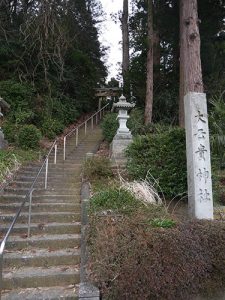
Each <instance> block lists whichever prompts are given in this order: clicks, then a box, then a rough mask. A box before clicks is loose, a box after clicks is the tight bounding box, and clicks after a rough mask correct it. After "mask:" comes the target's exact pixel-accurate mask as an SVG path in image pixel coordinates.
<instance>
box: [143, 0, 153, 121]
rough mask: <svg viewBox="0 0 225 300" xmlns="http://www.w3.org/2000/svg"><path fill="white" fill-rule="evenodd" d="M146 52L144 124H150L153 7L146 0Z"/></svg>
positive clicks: (150, 2)
mask: <svg viewBox="0 0 225 300" xmlns="http://www.w3.org/2000/svg"><path fill="white" fill-rule="evenodd" d="M147 24H148V35H147V41H148V50H147V51H148V52H147V79H146V98H145V124H146V125H147V124H150V123H151V122H152V106H153V5H152V0H148V23H147Z"/></svg>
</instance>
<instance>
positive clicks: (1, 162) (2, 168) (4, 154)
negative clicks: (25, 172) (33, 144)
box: [0, 148, 40, 185]
mask: <svg viewBox="0 0 225 300" xmlns="http://www.w3.org/2000/svg"><path fill="white" fill-rule="evenodd" d="M39 153H40V152H39V151H35V150H22V149H16V148H9V149H6V150H0V185H2V184H3V183H4V182H5V181H6V180H7V179H9V178H10V177H11V176H12V175H13V172H15V171H16V170H17V169H18V168H19V167H20V165H21V164H23V163H26V162H29V161H34V160H37V159H38V158H39Z"/></svg>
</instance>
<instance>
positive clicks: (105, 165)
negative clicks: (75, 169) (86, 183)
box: [83, 156, 113, 180]
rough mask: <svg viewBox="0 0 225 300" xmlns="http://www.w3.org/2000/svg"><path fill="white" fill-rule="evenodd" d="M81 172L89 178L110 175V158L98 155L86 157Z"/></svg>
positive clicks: (93, 178)
mask: <svg viewBox="0 0 225 300" xmlns="http://www.w3.org/2000/svg"><path fill="white" fill-rule="evenodd" d="M83 174H84V177H85V178H88V179H89V180H95V179H101V178H108V177H112V176H113V173H112V170H111V165H110V160H109V159H108V158H105V157H99V156H94V157H93V158H88V159H87V160H86V161H85V163H84V165H83Z"/></svg>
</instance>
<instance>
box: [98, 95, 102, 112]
mask: <svg viewBox="0 0 225 300" xmlns="http://www.w3.org/2000/svg"><path fill="white" fill-rule="evenodd" d="M101 108H102V97H99V99H98V110H100V109H101Z"/></svg>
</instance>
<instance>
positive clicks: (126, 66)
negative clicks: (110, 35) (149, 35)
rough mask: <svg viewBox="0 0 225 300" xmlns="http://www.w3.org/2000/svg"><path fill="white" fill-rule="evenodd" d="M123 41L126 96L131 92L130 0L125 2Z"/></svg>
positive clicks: (123, 72) (123, 71)
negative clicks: (129, 74) (129, 73)
mask: <svg viewBox="0 0 225 300" xmlns="http://www.w3.org/2000/svg"><path fill="white" fill-rule="evenodd" d="M122 40H123V60H122V74H123V84H124V91H125V94H127V92H128V91H129V83H128V80H127V73H128V70H129V60H130V56H129V28H128V0H123V15H122Z"/></svg>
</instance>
